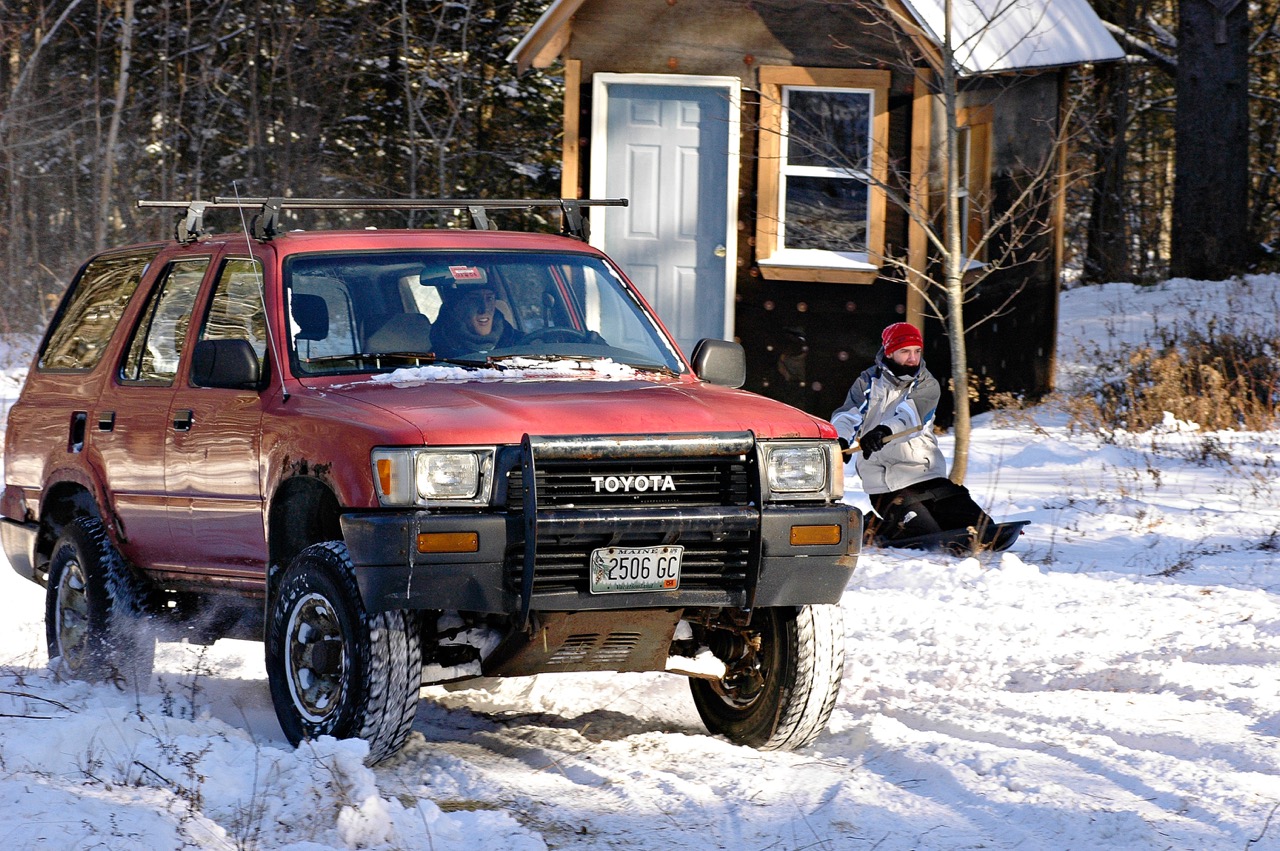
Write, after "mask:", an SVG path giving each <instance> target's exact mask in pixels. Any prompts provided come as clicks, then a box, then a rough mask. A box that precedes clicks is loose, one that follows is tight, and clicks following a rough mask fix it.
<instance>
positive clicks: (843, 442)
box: [836, 437, 849, 453]
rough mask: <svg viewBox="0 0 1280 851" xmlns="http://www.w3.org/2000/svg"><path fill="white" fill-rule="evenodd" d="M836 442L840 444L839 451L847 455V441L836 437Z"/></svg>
mask: <svg viewBox="0 0 1280 851" xmlns="http://www.w3.org/2000/svg"><path fill="white" fill-rule="evenodd" d="M836 440H837V441H838V442H839V443H840V451H841V452H845V453H847V452H848V451H849V441H847V440H845V439H844V438H843V437H837V438H836Z"/></svg>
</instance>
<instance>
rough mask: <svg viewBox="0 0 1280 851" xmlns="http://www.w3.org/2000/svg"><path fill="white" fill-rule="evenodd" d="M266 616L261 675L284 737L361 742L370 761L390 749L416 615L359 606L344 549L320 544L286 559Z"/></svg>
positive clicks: (413, 706) (400, 718) (414, 693)
mask: <svg viewBox="0 0 1280 851" xmlns="http://www.w3.org/2000/svg"><path fill="white" fill-rule="evenodd" d="M268 618H269V621H268V624H267V640H266V654H267V678H268V680H269V682H270V686H271V700H272V702H273V703H274V704H275V709H276V717H277V718H278V719H279V720H280V727H281V729H282V730H283V731H284V734H285V736H286V737H288V739H289V741H290V742H292V743H293V744H294V745H297V744H298V743H299V742H301V741H303V740H304V739H313V738H316V737H318V736H334V737H336V738H359V739H364V740H365V741H367V742H368V743H369V756H368V759H367V762H368V763H369V764H370V765H372V764H374V763H377V762H380V761H382V760H384V759H386V758H387V757H389V756H391V755H393V754H394V753H395V752H396V751H398V750H399V749H400V747H401V746H402V745H403V744H404V741H405V739H406V738H407V737H408V735H409V730H410V728H411V726H412V724H413V718H414V715H415V714H416V712H417V707H418V692H419V690H420V688H421V685H422V647H421V636H420V633H419V623H418V617H417V615H416V614H415V613H413V612H405V611H391V612H379V613H377V614H370V613H369V612H367V611H365V608H364V602H363V600H362V599H361V597H360V588H359V586H358V585H357V584H356V577H355V570H354V568H353V567H352V564H351V557H350V556H349V555H348V553H347V547H346V545H345V544H343V543H342V542H341V541H330V542H328V543H323V544H313V545H312V546H310V547H307V548H306V549H305V550H303V551H302V552H301V553H299V554H298V556H297V558H295V559H294V560H293V563H292V564H290V565H289V567H288V569H287V570H286V571H285V573H284V575H283V576H282V577H281V578H280V585H279V587H278V588H277V589H276V592H275V596H274V598H273V600H272V603H271V609H270V612H269V614H268Z"/></svg>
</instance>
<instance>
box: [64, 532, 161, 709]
mask: <svg viewBox="0 0 1280 851" xmlns="http://www.w3.org/2000/svg"><path fill="white" fill-rule="evenodd" d="M146 598H147V592H146V588H145V587H144V586H143V584H142V582H141V581H140V580H139V579H138V578H137V576H135V575H134V574H133V572H132V571H131V570H130V569H129V566H128V565H127V564H125V562H124V559H123V558H122V557H121V556H120V553H119V552H117V550H116V548H115V545H114V544H112V543H111V539H110V538H109V537H108V536H107V530H106V529H105V528H104V527H103V525H102V522H101V521H100V520H98V519H97V518H96V517H77V518H76V519H75V520H72V521H71V522H70V523H68V524H67V525H66V527H65V528H64V529H63V530H62V536H61V537H60V538H58V541H57V543H56V544H55V545H54V548H53V557H52V558H51V559H50V561H49V584H48V590H47V592H46V595H45V618H44V620H45V638H46V640H47V642H48V645H49V660H50V661H51V662H52V661H53V660H54V659H60V660H61V663H60V664H61V666H62V667H63V668H64V669H65V670H67V671H69V672H70V673H71V674H72V675H74V676H76V677H80V678H82V679H86V680H91V681H109V682H114V683H116V684H117V685H123V684H124V683H125V682H129V683H132V684H134V685H139V684H142V683H145V682H147V681H148V680H149V679H150V678H151V671H152V668H153V667H154V665H155V655H156V644H155V634H154V632H153V625H152V624H151V623H150V619H149V617H148V613H147V607H146Z"/></svg>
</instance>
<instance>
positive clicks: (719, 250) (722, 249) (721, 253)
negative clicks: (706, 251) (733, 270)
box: [714, 245, 729, 257]
mask: <svg viewBox="0 0 1280 851" xmlns="http://www.w3.org/2000/svg"><path fill="white" fill-rule="evenodd" d="M714 253H715V255H716V256H717V257H724V256H725V255H726V254H728V253H729V249H727V248H725V247H724V246H723V245H717V246H716V249H715V252H714Z"/></svg>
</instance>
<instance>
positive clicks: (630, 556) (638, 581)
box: [590, 547, 684, 594]
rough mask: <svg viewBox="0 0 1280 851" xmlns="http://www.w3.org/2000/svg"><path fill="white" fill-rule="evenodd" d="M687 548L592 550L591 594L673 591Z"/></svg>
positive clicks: (613, 548) (611, 548)
mask: <svg viewBox="0 0 1280 851" xmlns="http://www.w3.org/2000/svg"><path fill="white" fill-rule="evenodd" d="M683 557H684V547H602V548H600V549H598V550H592V551H591V562H590V565H591V593H592V594H619V593H623V592H627V591H674V590H675V589H677V588H679V587H680V560H681V559H682V558H683Z"/></svg>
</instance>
